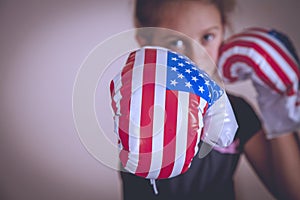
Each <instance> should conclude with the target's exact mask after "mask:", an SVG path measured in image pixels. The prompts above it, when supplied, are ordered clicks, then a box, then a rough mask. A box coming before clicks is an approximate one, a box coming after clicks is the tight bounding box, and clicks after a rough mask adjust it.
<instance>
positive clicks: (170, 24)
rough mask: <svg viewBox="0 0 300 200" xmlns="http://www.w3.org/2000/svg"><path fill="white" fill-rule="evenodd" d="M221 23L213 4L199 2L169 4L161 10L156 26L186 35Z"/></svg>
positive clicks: (218, 13)
mask: <svg viewBox="0 0 300 200" xmlns="http://www.w3.org/2000/svg"><path fill="white" fill-rule="evenodd" d="M221 21H222V20H221V14H220V12H219V10H218V9H217V8H216V6H215V5H213V4H204V3H201V2H199V1H184V2H181V3H180V4H177V3H172V2H170V3H168V4H166V5H165V6H164V9H163V10H161V16H160V20H159V25H158V26H160V27H164V28H170V29H173V30H177V31H180V32H183V33H186V32H192V31H197V30H198V31H201V30H205V29H208V28H210V27H212V26H216V25H221ZM186 34H188V33H186Z"/></svg>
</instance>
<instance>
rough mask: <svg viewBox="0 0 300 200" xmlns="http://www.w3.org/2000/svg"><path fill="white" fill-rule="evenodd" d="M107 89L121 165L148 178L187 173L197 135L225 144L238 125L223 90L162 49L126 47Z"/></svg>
mask: <svg viewBox="0 0 300 200" xmlns="http://www.w3.org/2000/svg"><path fill="white" fill-rule="evenodd" d="M110 92H111V98H112V108H113V112H114V132H115V133H116V134H117V136H118V139H119V143H118V147H119V157H120V161H121V164H122V167H123V168H124V169H125V170H126V171H128V172H130V173H133V174H135V175H137V176H141V177H144V178H147V179H151V180H152V179H165V178H171V177H175V176H177V175H179V174H182V173H184V172H186V171H187V170H188V168H189V167H190V165H191V162H192V160H193V158H194V156H195V155H196V154H197V152H198V143H199V141H200V140H203V142H206V143H208V144H210V145H218V146H222V147H225V146H228V145H229V144H231V142H232V141H233V138H234V135H235V132H236V130H237V123H236V120H235V117H234V114H233V111H232V108H231V105H230V103H229V101H228V98H227V96H226V93H225V91H224V90H223V89H222V88H221V87H220V86H219V85H218V84H216V82H215V81H213V80H212V79H211V78H210V77H209V76H208V75H207V74H206V73H205V72H204V71H202V70H200V69H199V68H198V67H197V66H196V65H195V64H194V63H193V62H192V61H191V60H190V59H189V58H187V57H186V56H184V55H180V54H178V53H176V52H172V51H170V50H168V49H165V48H161V47H143V48H140V49H137V50H135V51H133V52H131V53H130V55H129V56H128V59H127V61H126V64H125V66H124V67H123V68H122V69H121V72H120V73H119V74H117V75H116V76H115V77H114V78H113V80H112V81H111V84H110Z"/></svg>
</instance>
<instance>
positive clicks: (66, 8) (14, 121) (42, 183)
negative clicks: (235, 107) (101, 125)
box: [0, 0, 300, 200]
mask: <svg viewBox="0 0 300 200" xmlns="http://www.w3.org/2000/svg"><path fill="white" fill-rule="evenodd" d="M238 2H239V7H238V10H237V12H236V13H235V15H238V16H239V17H238V18H235V19H236V20H235V21H234V23H233V25H234V28H235V30H236V31H238V30H240V29H241V28H243V27H246V26H253V25H256V26H268V27H276V28H278V29H281V30H284V31H285V32H287V33H288V34H289V35H290V36H291V38H292V39H293V41H294V43H295V45H296V47H297V49H300V26H299V20H298V19H299V13H298V9H299V7H300V2H299V1H298V0H285V1H283V0H247V1H246V0H239V1H238ZM131 6H132V1H131V0H126V1H124V0H110V1H96V0H94V1H83V0H82V1H79V0H77V1H72V0H63V1H50V0H49V1H39V0H35V1H34V0H27V1H21V0H19V1H17V0H11V1H8V0H4V1H1V2H0V32H1V34H0V45H1V46H0V48H1V54H0V60H1V66H0V90H1V91H0V95H1V100H0V111H1V118H0V130H1V131H0V132H1V133H0V134H1V139H0V141H1V142H0V144H1V145H0V156H1V164H0V177H1V178H0V185H1V186H0V187H1V192H0V198H1V199H9V200H19V199H31V200H35V199H44V200H48V199H49V200H50V199H61V200H68V199H76V200H78V199H89V200H92V199H95V200H96V199H120V198H121V195H120V182H119V178H118V176H117V173H116V172H115V171H113V170H111V169H110V168H109V167H106V166H104V165H102V164H101V163H99V162H98V161H97V160H96V159H95V158H94V157H93V156H91V155H90V154H89V153H88V152H87V150H86V149H85V148H84V146H83V145H82V144H81V142H80V139H79V137H78V135H77V132H76V129H75V126H74V122H73V113H72V91H73V84H74V81H75V78H76V75H77V72H78V70H79V68H80V65H81V64H82V62H83V60H84V59H85V58H86V56H87V55H88V54H89V52H90V51H91V50H92V49H93V48H94V47H95V46H96V45H97V44H99V43H100V42H102V41H103V40H105V39H106V38H108V37H110V36H111V35H113V34H117V33H119V32H121V31H124V30H127V29H130V28H132V23H131ZM245 86H247V87H248V86H249V85H248V84H247V83H243V84H240V85H237V86H230V87H228V88H229V89H235V88H237V89H238V90H239V91H241V88H243V87H245ZM243 90H244V91H245V89H243ZM247 98H248V99H249V100H250V101H251V102H252V101H253V99H254V98H255V94H254V92H253V89H251V88H249V96H247ZM253 103H254V102H253ZM236 179H237V182H238V184H237V190H238V194H237V195H238V199H272V198H271V197H270V196H269V195H268V194H267V193H265V192H264V189H263V187H262V185H261V183H259V182H258V181H257V178H256V177H255V175H254V174H253V172H252V171H251V169H250V168H249V166H248V165H247V163H246V162H245V161H244V159H242V162H241V163H240V167H239V168H238V171H237V174H236Z"/></svg>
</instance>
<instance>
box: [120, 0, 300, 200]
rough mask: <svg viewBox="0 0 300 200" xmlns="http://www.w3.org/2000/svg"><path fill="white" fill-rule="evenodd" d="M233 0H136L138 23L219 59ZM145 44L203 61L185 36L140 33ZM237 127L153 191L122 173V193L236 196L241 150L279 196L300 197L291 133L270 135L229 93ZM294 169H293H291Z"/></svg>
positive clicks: (139, 38) (298, 164)
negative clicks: (228, 139)
mask: <svg viewBox="0 0 300 200" xmlns="http://www.w3.org/2000/svg"><path fill="white" fill-rule="evenodd" d="M234 6H235V1H234V0H136V5H135V26H136V27H137V28H140V27H160V28H167V29H171V30H174V31H178V32H180V33H183V34H185V35H187V36H189V37H190V38H191V39H193V41H194V42H196V43H198V44H199V45H201V46H202V47H204V48H205V50H206V51H207V53H208V55H209V56H210V57H211V59H213V61H214V62H215V63H217V60H218V51H219V47H220V46H221V44H222V41H223V39H224V31H225V27H226V26H227V25H228V14H229V13H230V12H231V11H233V9H234ZM137 41H138V42H139V44H140V45H141V46H144V45H155V46H164V47H166V48H169V49H171V50H174V51H178V52H180V53H183V54H185V55H187V56H188V57H190V58H191V59H192V60H194V62H196V63H197V62H199V61H200V60H201V59H199V57H200V56H199V55H200V51H199V49H198V48H197V47H196V45H194V44H193V43H192V42H190V41H189V40H188V39H187V38H186V37H184V36H183V35H180V34H178V35H176V34H171V35H166V34H163V33H156V32H152V31H149V32H147V31H146V32H138V33H137ZM228 96H229V99H230V101H231V104H232V107H233V109H234V112H235V115H236V119H237V122H238V124H239V129H238V131H237V133H236V136H235V140H234V142H233V143H232V145H231V146H230V147H228V148H224V149H221V148H214V149H213V150H212V151H211V152H210V153H209V154H208V155H207V156H205V157H204V158H202V159H199V158H197V157H195V158H194V159H193V162H192V165H191V168H190V169H189V170H188V171H187V172H186V173H185V174H182V175H180V176H177V177H174V178H171V179H163V180H158V181H157V182H156V184H157V187H158V189H159V194H158V195H155V194H154V193H153V191H152V187H151V186H150V183H149V180H146V179H143V178H140V177H137V176H134V175H132V174H130V173H126V172H121V178H122V182H123V197H124V199H125V200H127V199H128V200H129V199H131V200H132V199H172V200H175V199H189V200H191V199H234V198H235V195H234V185H233V175H234V172H235V169H236V167H237V164H238V161H239V158H240V155H241V153H245V155H246V158H247V159H248V161H249V163H250V164H251V165H252V167H253V168H254V170H255V172H256V173H257V175H258V176H259V178H260V179H261V181H262V182H263V183H264V185H265V186H266V187H267V188H268V190H269V191H270V192H271V193H272V194H273V195H274V196H275V197H276V198H282V199H300V192H299V186H300V182H299V180H300V177H299V171H300V170H299V169H300V155H299V147H298V144H297V142H296V140H295V135H294V134H293V133H286V134H284V136H281V137H279V138H275V139H272V140H267V139H266V138H265V135H264V131H263V129H262V125H261V122H260V120H259V118H258V117H257V115H256V114H255V112H254V110H253V109H252V108H251V106H250V105H249V104H248V103H247V102H246V101H245V100H243V99H242V98H240V97H236V96H233V95H228ZM293 169H294V170H293Z"/></svg>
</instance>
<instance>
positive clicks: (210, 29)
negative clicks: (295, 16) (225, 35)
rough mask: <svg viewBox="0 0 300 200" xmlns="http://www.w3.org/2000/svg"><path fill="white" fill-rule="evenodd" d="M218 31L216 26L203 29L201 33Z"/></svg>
mask: <svg viewBox="0 0 300 200" xmlns="http://www.w3.org/2000/svg"><path fill="white" fill-rule="evenodd" d="M218 29H220V27H219V26H217V25H216V26H211V27H208V28H205V29H203V30H202V32H209V31H213V30H218Z"/></svg>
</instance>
